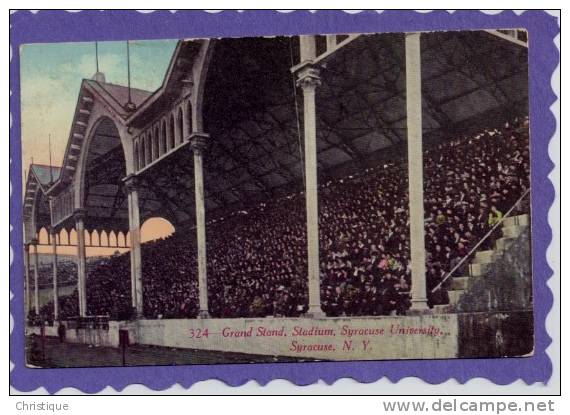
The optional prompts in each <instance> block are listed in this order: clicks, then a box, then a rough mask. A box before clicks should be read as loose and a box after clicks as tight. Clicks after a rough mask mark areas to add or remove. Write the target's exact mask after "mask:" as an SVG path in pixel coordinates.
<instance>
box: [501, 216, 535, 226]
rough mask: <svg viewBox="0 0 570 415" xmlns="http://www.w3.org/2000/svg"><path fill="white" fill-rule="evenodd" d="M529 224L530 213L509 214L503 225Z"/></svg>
mask: <svg viewBox="0 0 570 415" xmlns="http://www.w3.org/2000/svg"><path fill="white" fill-rule="evenodd" d="M528 225H529V216H528V215H518V216H509V217H508V218H505V219H504V220H503V227H505V226H523V227H526V226H528Z"/></svg>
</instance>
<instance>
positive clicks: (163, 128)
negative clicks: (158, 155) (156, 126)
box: [160, 120, 169, 154]
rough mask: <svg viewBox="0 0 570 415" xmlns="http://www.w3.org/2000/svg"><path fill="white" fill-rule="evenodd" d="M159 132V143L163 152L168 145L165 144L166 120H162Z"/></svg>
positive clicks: (166, 149)
mask: <svg viewBox="0 0 570 415" xmlns="http://www.w3.org/2000/svg"><path fill="white" fill-rule="evenodd" d="M161 130H162V131H161V134H160V143H161V144H162V149H163V152H162V154H164V153H168V150H169V148H168V146H167V142H166V120H162V128H161Z"/></svg>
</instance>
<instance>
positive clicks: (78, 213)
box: [73, 208, 87, 221]
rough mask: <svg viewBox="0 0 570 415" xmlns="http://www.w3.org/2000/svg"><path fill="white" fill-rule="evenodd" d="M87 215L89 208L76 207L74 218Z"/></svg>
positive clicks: (77, 218) (81, 218) (81, 217)
mask: <svg viewBox="0 0 570 415" xmlns="http://www.w3.org/2000/svg"><path fill="white" fill-rule="evenodd" d="M85 216H87V209H84V208H80V209H75V211H74V212H73V218H74V219H75V220H76V221H77V220H83V219H85Z"/></svg>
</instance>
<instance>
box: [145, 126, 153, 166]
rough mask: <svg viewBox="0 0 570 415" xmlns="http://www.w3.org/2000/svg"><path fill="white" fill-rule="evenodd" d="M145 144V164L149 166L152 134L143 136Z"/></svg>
mask: <svg viewBox="0 0 570 415" xmlns="http://www.w3.org/2000/svg"><path fill="white" fill-rule="evenodd" d="M145 144H146V164H147V165H149V164H150V163H152V160H153V158H152V133H151V132H150V131H149V133H148V134H147V135H146V136H145Z"/></svg>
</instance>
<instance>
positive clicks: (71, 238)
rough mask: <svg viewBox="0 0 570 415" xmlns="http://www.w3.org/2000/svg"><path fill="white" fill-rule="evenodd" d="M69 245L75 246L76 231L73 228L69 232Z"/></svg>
mask: <svg viewBox="0 0 570 415" xmlns="http://www.w3.org/2000/svg"><path fill="white" fill-rule="evenodd" d="M69 245H77V231H76V230H75V228H74V229H72V230H71V231H69Z"/></svg>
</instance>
